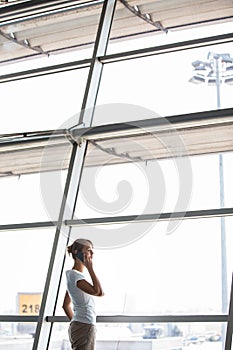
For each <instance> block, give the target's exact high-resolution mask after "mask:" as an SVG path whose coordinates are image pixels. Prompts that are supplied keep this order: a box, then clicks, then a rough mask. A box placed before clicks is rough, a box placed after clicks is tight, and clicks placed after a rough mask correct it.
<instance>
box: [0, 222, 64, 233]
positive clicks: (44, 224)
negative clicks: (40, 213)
mask: <svg viewBox="0 0 233 350" xmlns="http://www.w3.org/2000/svg"><path fill="white" fill-rule="evenodd" d="M57 223H58V222H57V221H39V222H26V223H20V224H6V225H0V231H14V230H18V231H19V230H26V229H34V228H51V227H55V226H56V225H57Z"/></svg>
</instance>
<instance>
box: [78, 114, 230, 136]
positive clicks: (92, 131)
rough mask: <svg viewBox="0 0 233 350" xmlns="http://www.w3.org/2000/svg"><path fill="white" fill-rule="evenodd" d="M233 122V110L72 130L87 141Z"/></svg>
mask: <svg viewBox="0 0 233 350" xmlns="http://www.w3.org/2000/svg"><path fill="white" fill-rule="evenodd" d="M229 120H231V121H233V108H225V109H218V110H210V111H203V112H195V113H186V114H179V115H173V116H166V117H158V118H151V119H143V120H135V121H129V122H128V123H127V122H125V123H115V124H107V125H99V126H94V127H90V128H85V127H84V128H75V129H73V130H71V132H72V135H73V137H74V138H77V137H80V136H82V137H84V138H85V139H86V140H98V139H103V138H104V139H106V138H113V137H122V136H129V135H140V134H143V133H144V134H145V133H146V132H153V131H163V130H167V129H169V128H170V127H171V126H174V127H175V128H177V129H178V128H187V127H192V126H194V124H195V126H197V125H199V126H200V125H208V124H213V123H224V122H229Z"/></svg>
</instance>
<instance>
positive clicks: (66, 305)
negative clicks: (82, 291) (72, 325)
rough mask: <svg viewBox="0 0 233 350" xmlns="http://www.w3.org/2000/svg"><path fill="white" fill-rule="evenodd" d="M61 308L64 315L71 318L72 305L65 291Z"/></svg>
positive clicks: (72, 314)
mask: <svg viewBox="0 0 233 350" xmlns="http://www.w3.org/2000/svg"><path fill="white" fill-rule="evenodd" d="M62 308H63V310H64V311H65V314H66V316H67V317H68V319H69V320H71V319H72V318H73V316H74V313H73V310H72V307H71V299H70V296H69V293H68V292H67V291H66V294H65V297H64V301H63V305H62Z"/></svg>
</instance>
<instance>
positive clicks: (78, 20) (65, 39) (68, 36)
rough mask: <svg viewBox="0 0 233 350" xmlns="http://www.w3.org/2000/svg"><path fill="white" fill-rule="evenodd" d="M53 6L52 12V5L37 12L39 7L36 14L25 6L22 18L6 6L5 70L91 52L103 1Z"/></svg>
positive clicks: (2, 51) (0, 52) (86, 55)
mask: <svg viewBox="0 0 233 350" xmlns="http://www.w3.org/2000/svg"><path fill="white" fill-rule="evenodd" d="M26 6H27V5H26ZM29 6H30V5H29ZM36 6H37V5H36ZM54 6H55V7H54ZM54 6H53V8H52V12H50V10H51V7H52V5H51V6H50V5H48V7H47V5H46V7H44V8H40V10H39V14H38V13H37V15H35V14H36V12H37V9H36V8H33V11H35V12H34V14H32V12H31V13H28V10H27V9H25V10H24V9H22V11H21V18H20V21H18V20H17V19H19V17H18V18H17V14H16V18H14V11H16V10H11V9H10V8H9V10H10V11H9V12H11V13H10V14H9V13H7V8H6V7H5V8H4V10H5V11H4V14H5V18H4V20H5V21H6V22H7V25H4V23H2V30H3V32H4V34H5V35H9V38H7V37H4V35H3V36H2V40H1V45H0V55H1V60H0V61H1V63H2V64H5V66H4V69H3V70H2V72H3V74H6V73H11V72H17V71H19V70H28V69H32V68H37V67H44V66H51V65H53V64H56V63H63V62H68V61H76V60H80V59H83V58H90V57H91V56H92V51H93V47H94V42H95V39H96V33H97V28H98V23H99V17H100V13H101V10H102V3H101V2H98V4H96V1H93V2H87V3H86V4H85V3H81V4H78V3H77V2H76V3H74V4H72V5H71V6H70V5H69V4H61V6H59V5H58V6H57V5H56V4H55V5H54ZM49 7H50V8H49ZM56 7H57V8H56ZM16 12H17V11H16ZM31 14H32V17H31ZM33 17H34V19H33ZM35 18H36V19H35ZM4 20H3V22H4ZM11 31H12V32H11ZM15 40H16V42H15ZM8 63H10V64H9V65H8V66H7V67H6V65H7V64H8ZM12 63H14V64H12Z"/></svg>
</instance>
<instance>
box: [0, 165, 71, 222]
mask: <svg viewBox="0 0 233 350" xmlns="http://www.w3.org/2000/svg"><path fill="white" fill-rule="evenodd" d="M66 173H67V171H66V170H65V171H54V172H46V173H43V172H42V173H41V174H40V173H37V174H30V175H22V176H19V177H17V176H10V177H3V178H0V190H1V200H0V211H1V217H0V224H1V225H3V224H16V223H24V222H38V221H50V220H57V219H58V215H59V209H60V205H61V199H62V194H63V188H64V183H65V176H66ZM52 184H53V186H52Z"/></svg>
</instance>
